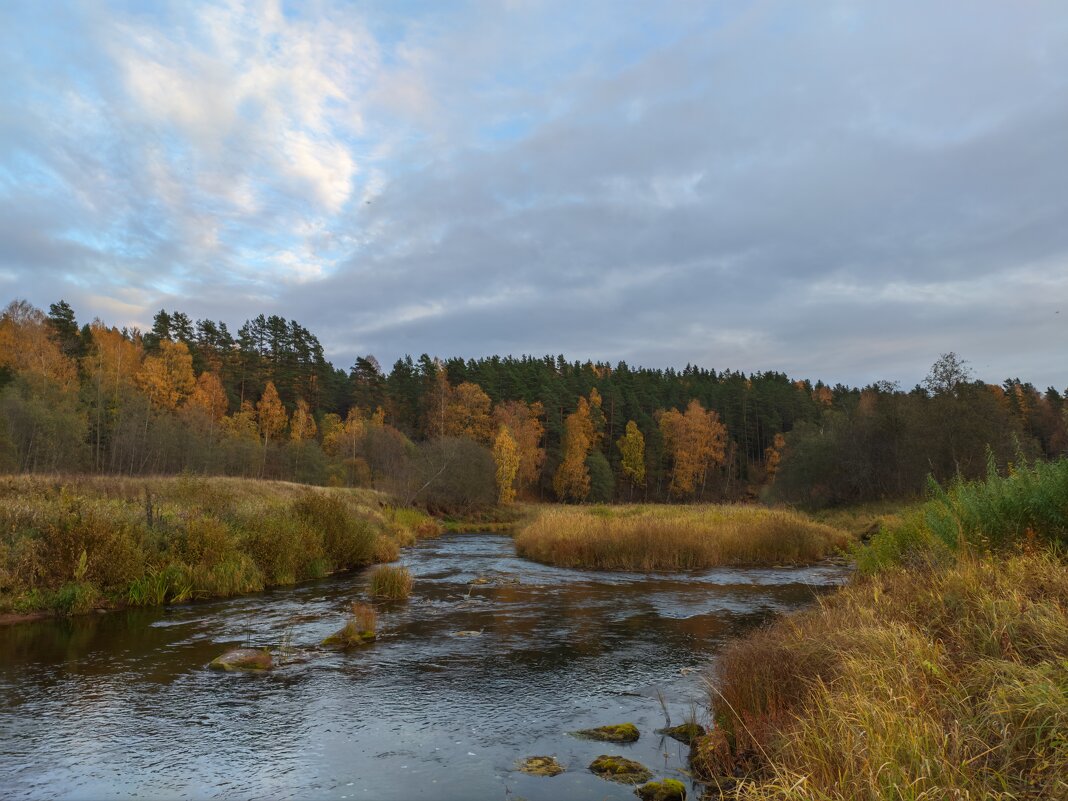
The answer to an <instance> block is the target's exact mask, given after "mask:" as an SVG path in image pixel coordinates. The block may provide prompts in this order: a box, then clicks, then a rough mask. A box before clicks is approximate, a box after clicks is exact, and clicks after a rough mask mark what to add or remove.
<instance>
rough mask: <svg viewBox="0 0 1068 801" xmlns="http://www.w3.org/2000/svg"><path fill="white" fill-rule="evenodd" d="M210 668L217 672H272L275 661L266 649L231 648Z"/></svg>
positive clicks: (216, 659)
mask: <svg viewBox="0 0 1068 801" xmlns="http://www.w3.org/2000/svg"><path fill="white" fill-rule="evenodd" d="M209 667H212V668H214V669H215V670H270V669H271V668H272V667H274V660H273V659H271V652H270V651H268V650H267V649H266V648H231V649H230V650H229V651H227V652H226V653H225V654H223V655H222V656H219V657H216V658H215V659H213V660H211V664H210V665H209Z"/></svg>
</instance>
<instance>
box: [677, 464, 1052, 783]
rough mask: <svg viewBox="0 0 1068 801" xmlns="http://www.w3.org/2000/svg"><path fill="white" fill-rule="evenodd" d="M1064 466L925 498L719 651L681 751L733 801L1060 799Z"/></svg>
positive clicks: (1032, 470) (1020, 473) (1019, 472)
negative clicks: (803, 602)
mask: <svg viewBox="0 0 1068 801" xmlns="http://www.w3.org/2000/svg"><path fill="white" fill-rule="evenodd" d="M1066 497H1068V462H1061V463H1059V464H1058V463H1054V464H1052V465H1042V466H1036V467H1034V468H1021V469H1019V470H1017V471H1016V472H1015V473H1013V474H1012V475H1011V476H1008V477H997V476H993V475H992V476H991V477H990V478H989V479H988V480H987V481H986V482H973V483H969V484H958V485H955V486H953V487H951V488H950V489H949V490H946V491H942V490H935V491H933V493H932V498H931V500H930V501H929V502H928V503H927V504H925V505H924V506H923V507H921V508H920V509H917V510H915V511H914V512H911V513H909V514H906V515H905V516H904V517H903V519H902V521H901V523H900V524H899V525H898V526H896V527H893V528H890V529H888V530H886V531H884V532H882V533H880V534H878V535H877V536H876V537H875V539H873V541H872V543H871V545H870V546H868V547H867V548H866V549H863V550H862V551H861V553H860V554H859V555H860V557H861V563H862V564H864V565H866V566H867V567H866V570H867V574H866V575H860V576H858V578H857V579H856V580H855V581H854V582H853V584H852V585H850V586H849V587H847V588H844V589H843V590H841V591H839V592H838V593H836V594H835V595H833V596H830V597H827V598H825V599H823V600H822V601H821V602H820V603H819V605H818V606H817V607H816V608H814V609H811V610H808V611H806V612H802V613H799V614H795V615H790V616H788V617H785V618H782V619H780V620H779V621H777V622H776V623H774V624H773V625H772V626H770V627H769V628H766V629H763V630H760V631H758V632H755V633H753V634H752V635H750V636H748V637H746V638H745V639H742V640H739V641H737V642H735V643H733V644H732V645H731V646H729V647H728V648H727V649H726V651H725V652H724V653H723V655H722V657H721V659H720V660H719V662H718V664H717V670H716V676H715V677H714V679H713V680H712V682H711V685H710V686H711V697H710V703H711V707H712V711H713V715H714V718H715V721H716V728H715V730H713V732H712V733H711V734H710V735H708V736H707V737H704V738H702V739H701V740H700V741H699V742H698V744H697V746H696V747H695V749H694V752H693V760H694V767H695V769H696V770H697V771H698V772H700V773H702V774H703V775H705V776H708V777H722V776H738V775H741V776H744V777H745V778H744V779H743V780H742V781H741V782H740V784H739V785H738V787H736V788H734V789H733V791H732V792H731V797H737V798H745V799H771V798H776V799H801V798H806V799H808V798H815V799H841V800H842V801H845V799H915V800H916V801H919V799H931V800H932V801H933V799H1036V800H1037V799H1047V798H1048V799H1068V563H1066V562H1065V561H1064V551H1063V550H1061V545H1062V543H1063V541H1064V532H1065V531H1066V530H1068V525H1066V524H1068V504H1066V503H1065V499H1066Z"/></svg>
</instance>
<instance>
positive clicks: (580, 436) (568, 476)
mask: <svg viewBox="0 0 1068 801" xmlns="http://www.w3.org/2000/svg"><path fill="white" fill-rule="evenodd" d="M592 445H593V423H592V422H591V421H590V406H589V403H587V401H586V399H585V398H579V404H578V409H576V410H575V411H574V412H572V413H571V414H569V415H568V416H567V419H566V420H565V421H564V458H563V461H561V462H560V467H559V468H557V470H556V473H555V475H553V490H554V491H555V492H556V497H557V498H559V499H560V500H562V501H563V500H574V501H584V500H586V496H587V495H589V494H590V470H589V468H588V467H587V466H586V457H587V456H588V455H589V452H590V448H591V447H592Z"/></svg>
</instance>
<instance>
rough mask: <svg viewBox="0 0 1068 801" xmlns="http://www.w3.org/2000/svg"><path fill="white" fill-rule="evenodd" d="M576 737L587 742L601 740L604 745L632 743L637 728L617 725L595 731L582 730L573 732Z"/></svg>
mask: <svg viewBox="0 0 1068 801" xmlns="http://www.w3.org/2000/svg"><path fill="white" fill-rule="evenodd" d="M575 736H576V737H583V738H585V739H587V740H601V741H602V742H606V743H633V742H637V740H638V737H640V736H641V735H640V734H639V733H638V727H637V726H635V725H634V724H633V723H617V724H615V725H614V726H598V727H597V728H596V729H582V730H581V731H577V732H575Z"/></svg>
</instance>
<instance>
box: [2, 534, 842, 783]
mask: <svg viewBox="0 0 1068 801" xmlns="http://www.w3.org/2000/svg"><path fill="white" fill-rule="evenodd" d="M403 562H404V563H405V564H406V565H407V566H408V567H409V568H410V569H411V570H412V572H413V574H414V575H415V577H416V585H415V591H414V594H413V597H412V599H411V600H410V601H409V602H407V603H400V604H396V603H394V604H389V605H383V606H381V607H380V609H379V612H380V618H379V626H380V634H381V636H380V639H379V641H378V642H377V643H376V644H374V645H372V646H370V647H367V648H365V649H362V650H360V651H357V652H354V653H350V654H344V653H337V652H325V651H324V652H320V651H317V650H309V651H308V652H307V653H305V654H298V656H299V657H302V658H298V659H295V660H294V661H293V662H292V663H290V664H285V665H283V666H281V667H280V668H278V669H276V670H275V671H274V672H272V673H270V674H268V675H241V674H217V673H214V672H210V671H207V670H206V669H205V668H204V666H205V665H206V664H207V663H208V662H209V661H210V660H211V659H212V658H214V657H215V656H217V655H218V654H219V653H220V651H221V650H222V649H223V648H225V647H226V646H228V645H236V644H243V643H246V642H248V643H251V644H254V645H259V644H269V643H278V642H280V641H282V640H283V639H286V640H288V641H290V642H291V643H292V644H294V645H295V646H298V647H299V646H313V645H314V644H315V643H317V642H318V641H319V640H321V639H322V638H323V637H325V636H326V635H327V634H329V633H331V632H332V631H334V630H335V629H336V628H337V627H338V626H339V625H340V623H341V621H342V619H343V616H344V610H345V608H346V607H347V605H348V603H349V602H350V601H351V600H352V599H353V598H355V597H357V596H359V595H360V593H361V592H362V591H363V589H364V584H365V582H366V576H365V575H351V576H347V577H342V578H336V579H332V580H325V581H322V582H317V583H314V584H309V585H305V586H302V587H299V588H296V589H290V590H279V591H273V592H267V593H262V594H260V595H256V596H252V597H248V598H240V599H234V600H230V601H225V602H213V603H206V604H195V605H190V606H183V607H174V608H169V609H162V610H133V611H127V612H121V613H113V614H108V615H97V616H89V617H85V618H79V619H76V620H72V621H48V622H38V623H29V624H21V625H17V626H9V627H6V628H2V629H0V697H2V698H3V708H4V713H3V716H2V717H0V775H2V776H5V777H8V778H7V781H6V782H5V786H6V790H7V792H11V793H13V794H15V795H18V796H27V797H48V798H57V797H69V798H102V797H108V798H129V797H134V796H152V797H175V798H199V797H207V796H227V797H252V796H257V797H262V796H275V795H281V794H288V795H293V794H296V795H299V796H302V797H324V798H327V797H328V798H345V799H350V798H442V799H446V798H463V799H470V798H502V799H503V798H505V797H506V796H508V795H517V796H522V797H523V798H526V799H530V800H531V801H534V800H535V799H555V798H561V797H567V798H591V799H593V798H597V799H600V798H620V799H623V798H627V799H632V798H633V795H632V793H631V791H630V789H629V788H627V787H624V786H619V785H613V784H610V783H608V782H604V781H602V780H600V779H598V778H596V777H594V776H593V775H592V774H590V773H588V772H587V771H586V770H585V767H586V766H587V765H588V764H589V762H590V761H591V760H592V759H593V758H594V757H596V756H597V755H598V754H601V753H625V754H626V755H627V756H629V757H631V758H634V759H638V760H640V761H642V762H644V763H645V764H647V765H648V766H649V767H650V768H652V769H653V770H655V771H657V772H658V773H659V774H660V775H662V776H668V775H675V776H677V775H678V773H677V771H678V770H679V769H681V768H683V767H684V766H685V756H686V754H685V748H684V747H683V746H681V745H679V744H678V743H676V742H675V741H674V740H666V741H665V740H663V739H662V738H660V737H658V736H657V735H655V734H653V730H654V729H655V728H658V727H660V726H662V725H663V723H664V720H663V713H662V711H661V709H660V704H659V701H658V700H657V691H658V690H659V691H660V692H662V693H663V694H664V696H665V698H666V699H667V702H668V707H669V711H670V713H671V715H672V719H673V721H674V722H680V721H681V720H682V718H683V717H684V716H685V715H686V713H687V712H688V711H689V710H690V709H691V708H692V707H694V706H696V707H698V708H699V707H700V705H701V704H702V701H703V690H702V687H701V682H700V676H699V675H698V674H697V673H695V672H693V668H701V667H704V666H707V664H708V663H709V662H710V660H711V658H712V656H713V655H714V653H715V651H716V649H717V648H718V647H719V646H720V645H721V644H722V642H723V640H724V639H725V638H727V637H729V636H732V635H733V634H736V633H738V632H739V631H741V630H744V629H745V628H748V627H751V626H754V625H758V624H759V623H760V622H762V621H764V620H766V619H767V618H768V616H769V615H771V614H774V613H776V612H780V611H784V610H788V609H792V608H796V607H797V606H800V605H803V604H805V603H809V602H810V601H811V600H812V597H813V593H814V592H818V591H820V590H821V589H822V588H826V587H830V586H833V585H834V584H835V583H837V582H838V581H840V580H841V579H842V578H843V573H842V570H841V569H840V568H835V567H829V566H821V567H816V568H807V569H796V570H792V569H769V570H713V571H707V572H703V573H694V574H686V575H682V576H648V575H644V574H604V573H592V572H586V571H579V570H566V569H559V568H551V567H546V566H542V565H536V564H531V563H528V562H523V561H520V560H517V559H516V558H515V557H514V556H513V551H512V546H511V541H510V539H509V538H507V537H504V536H499V535H489V534H474V535H454V536H450V537H445V538H442V539H441V540H438V541H435V542H430V543H425V544H423V545H420V546H418V547H416V548H413V549H410V550H409V551H408V552H406V554H405V555H404V558H403ZM479 577H482V578H487V579H490V582H491V583H489V584H481V585H472V584H471V582H472V581H474V580H475V579H477V578H479ZM458 632H480V634H478V635H477V636H457V633H458ZM625 720H629V721H632V722H634V723H635V724H637V725H638V727H639V728H640V729H641V731H642V738H641V740H639V742H638V743H636V744H634V745H632V746H622V747H620V746H609V745H605V744H601V743H595V742H589V741H584V740H578V739H575V738H573V737H570V736H569V735H568V734H567V733H568V732H569V731H573V730H576V729H580V728H588V727H593V726H597V725H602V724H605V723H615V722H622V721H625ZM533 754H552V755H555V756H556V757H557V758H558V759H559V760H560V762H561V763H562V764H564V765H566V766H568V768H569V770H568V772H567V773H564V774H562V775H560V776H557V777H555V778H541V777H532V776H526V775H524V774H521V773H518V772H516V771H515V762H516V760H517V759H520V758H522V757H525V756H530V755H533Z"/></svg>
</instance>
